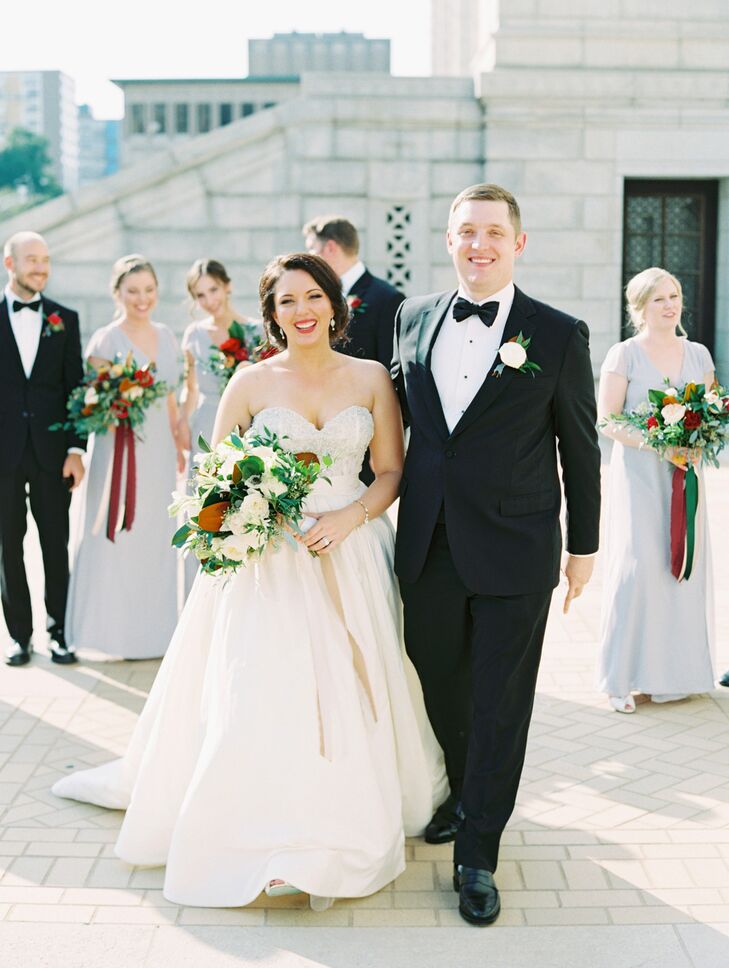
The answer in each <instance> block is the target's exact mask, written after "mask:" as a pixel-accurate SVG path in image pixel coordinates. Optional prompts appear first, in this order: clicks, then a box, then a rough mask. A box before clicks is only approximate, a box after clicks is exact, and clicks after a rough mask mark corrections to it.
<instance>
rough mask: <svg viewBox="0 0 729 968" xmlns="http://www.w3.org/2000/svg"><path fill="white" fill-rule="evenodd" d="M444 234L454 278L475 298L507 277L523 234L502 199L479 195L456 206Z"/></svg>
mask: <svg viewBox="0 0 729 968" xmlns="http://www.w3.org/2000/svg"><path fill="white" fill-rule="evenodd" d="M446 238H447V244H448V252H449V253H450V255H451V258H452V259H453V265H454V266H455V269H456V273H457V275H458V281H459V283H460V284H461V287H462V288H463V289H464V290H465V291H466V293H467V294H468V295H469V296H470V297H471V298H472V299H475V300H476V301H479V300H483V299H486V298H487V297H488V296H490V295H491V294H492V293H494V292H498V291H499V289H503V288H504V286H506V285H507V284H508V283H509V282H510V281H511V279H512V276H513V274H514V260H515V259H516V258H517V257H518V256H519V255H521V253H522V252H523V250H524V246H525V244H526V235H525V234H524V233H523V232H521V231H519V232H518V233H517V231H516V227H515V226H514V224H513V223H512V221H511V218H510V216H509V207H508V205H507V204H506V202H502V201H486V200H480V199H468V200H467V201H464V202H462V203H461V204H460V205H459V206H458V208H457V209H456V210H455V212H453V214H452V215H451V219H450V223H449V225H448V233H447V237H446Z"/></svg>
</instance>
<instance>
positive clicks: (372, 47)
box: [248, 30, 390, 77]
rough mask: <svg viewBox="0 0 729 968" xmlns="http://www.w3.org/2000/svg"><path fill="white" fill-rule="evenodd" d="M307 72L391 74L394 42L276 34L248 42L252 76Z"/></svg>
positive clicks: (348, 35) (359, 37)
mask: <svg viewBox="0 0 729 968" xmlns="http://www.w3.org/2000/svg"><path fill="white" fill-rule="evenodd" d="M305 71H355V72H356V73H358V74H360V73H362V72H363V71H379V72H381V73H385V74H389V73H390V41H389V40H386V39H384V38H383V39H370V38H368V37H365V35H364V34H354V33H348V32H347V31H344V30H342V31H340V32H339V33H335V34H301V33H298V32H297V31H294V32H293V33H288V34H274V35H273V37H269V38H263V39H260V40H259V39H256V40H249V41H248V73H249V75H250V76H252V77H261V76H264V77H265V76H267V75H270V74H283V75H287V74H303V73H304V72H305Z"/></svg>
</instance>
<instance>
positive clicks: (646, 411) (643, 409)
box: [604, 380, 729, 581]
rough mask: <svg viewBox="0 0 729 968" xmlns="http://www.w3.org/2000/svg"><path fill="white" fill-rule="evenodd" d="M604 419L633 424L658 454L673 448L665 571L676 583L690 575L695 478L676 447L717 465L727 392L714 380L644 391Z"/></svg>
mask: <svg viewBox="0 0 729 968" xmlns="http://www.w3.org/2000/svg"><path fill="white" fill-rule="evenodd" d="M604 423H610V424H618V425H620V424H623V425H626V426H629V427H635V428H636V429H637V430H639V431H640V432H641V434H642V437H643V445H644V446H646V447H650V448H651V449H653V450H655V451H657V452H658V454H660V455H661V456H664V455H665V454H666V452H667V451H668V450H669V449H672V448H673V449H676V451H677V453H676V454H675V455H674V458H673V460H674V462H676V461H678V462H679V463H682V464H683V467H676V468H675V470H674V472H673V481H672V490H671V573H672V574H673V576H674V577H675V578H676V579H677V580H678V581H683V580H684V579H688V578H690V576H691V571H692V569H693V565H694V553H695V547H696V513H697V510H698V505H699V481H698V477H697V476H696V470H695V469H694V466H693V464H692V463H690V461H689V459H688V457H687V456H686V455H685V454H681V453H680V451H682V450H694V451H696V452H697V453H698V454H699V460H700V462H701V463H703V464H712V465H713V466H714V467H718V466H719V460H718V455H719V453H720V452H721V451H722V449H723V448H724V447H725V446H726V444H727V441H728V440H729V396H727V391H726V390H725V389H724V388H723V387H721V386H719V385H718V384H714V386H713V387H710V388H709V389H708V390H707V389H706V387H705V386H704V384H703V383H687V384H686V386H684V387H681V388H679V389H677V388H676V387H672V386H669V384H668V380H666V386H665V387H663V388H662V389H659V390H649V391H648V400H647V401H645V402H644V403H642V404H641V405H640V406H639V407H638V408H637V409H635V410H631V411H629V412H628V413H620V414H611V415H610V417H609V418H608V420H606V421H604Z"/></svg>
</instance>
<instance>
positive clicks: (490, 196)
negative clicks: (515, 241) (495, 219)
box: [448, 184, 521, 235]
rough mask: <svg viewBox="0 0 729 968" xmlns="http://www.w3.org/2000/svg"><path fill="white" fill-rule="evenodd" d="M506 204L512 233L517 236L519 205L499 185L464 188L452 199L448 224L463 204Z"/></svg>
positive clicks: (519, 219) (519, 223) (518, 230)
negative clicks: (475, 202) (512, 229)
mask: <svg viewBox="0 0 729 968" xmlns="http://www.w3.org/2000/svg"><path fill="white" fill-rule="evenodd" d="M470 201H477V202H506V204H507V206H508V209H509V219H510V221H511V224H512V225H513V226H514V232H515V233H516V234H517V235H519V234H520V233H521V212H520V211H519V203H518V202H517V200H516V199H515V198H514V196H513V195H512V194H511V192H510V191H507V189H506V188H502V187H501V185H488V184H482V185H469V187H468V188H464V189H463V191H462V192H459V193H458V195H456V197H455V198H454V199H453V202H452V204H451V210H450V212H449V214H448V223H449V224H450V222H451V219H452V218H453V216H454V215H455V213H456V209H457V208H458V207H459V205H462V204H463V202H470Z"/></svg>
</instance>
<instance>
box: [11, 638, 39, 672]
mask: <svg viewBox="0 0 729 968" xmlns="http://www.w3.org/2000/svg"><path fill="white" fill-rule="evenodd" d="M32 652H33V646H32V645H31V644H30V642H17V641H15V640H13V641H12V642H11V643H10V645H8V646H6V647H5V665H9V666H22V665H27V664H28V663H29V662H30V656H31V654H32Z"/></svg>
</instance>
